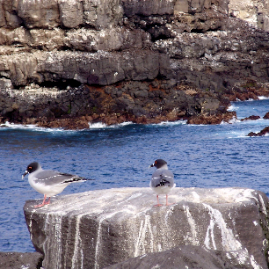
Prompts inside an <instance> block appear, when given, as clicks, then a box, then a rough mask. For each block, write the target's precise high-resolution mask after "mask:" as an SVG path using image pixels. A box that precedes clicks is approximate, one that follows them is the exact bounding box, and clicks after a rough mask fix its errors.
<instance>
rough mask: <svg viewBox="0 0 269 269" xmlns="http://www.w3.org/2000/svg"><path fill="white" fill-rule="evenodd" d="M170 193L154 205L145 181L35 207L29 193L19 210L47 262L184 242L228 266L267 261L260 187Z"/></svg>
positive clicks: (103, 261) (80, 264) (61, 264)
mask: <svg viewBox="0 0 269 269" xmlns="http://www.w3.org/2000/svg"><path fill="white" fill-rule="evenodd" d="M163 199H164V198H163ZM169 200H170V202H173V203H174V204H173V205H171V206H168V207H167V206H162V207H155V206H154V204H155V203H156V196H155V194H153V192H152V190H151V189H149V188H121V189H109V190H97V191H89V192H85V193H79V194H73V195H66V196H59V197H57V198H56V199H52V204H50V205H48V206H45V207H42V208H39V209H35V208H34V205H35V204H37V203H38V201H27V202H26V204H25V206H24V213H25V218H26V222H27V225H28V229H29V232H30V234H31V238H32V242H33V244H34V247H35V248H36V250H37V251H39V252H41V253H42V254H44V261H43V267H44V268H96V269H97V268H104V267H106V266H109V265H113V264H116V263H119V262H123V261H125V260H128V259H129V258H134V257H138V256H141V255H144V254H149V253H158V252H163V251H169V250H172V249H174V248H178V247H181V246H182V245H191V246H196V247H201V248H204V249H205V250H209V252H208V253H209V254H208V255H211V254H212V255H213V256H214V255H217V256H221V261H222V262H224V263H225V262H226V263H227V264H232V268H237V267H239V266H242V268H245V269H248V268H249V269H253V268H260V269H261V268H264V269H265V268H267V260H268V239H269V236H268V223H267V218H268V209H267V208H268V198H267V197H266V195H265V194H264V193H262V192H260V191H255V190H251V189H239V188H224V189H198V188H190V189H182V188H175V189H173V190H172V191H171V194H170V195H169ZM210 251H212V252H210ZM199 253H200V254H199V255H204V254H205V253H203V250H201V251H200V252H199ZM210 253H211V254H210ZM182 255H183V254H182ZM184 255H186V253H185V254H184ZM212 255H211V256H212ZM213 256H212V257H213ZM212 259H213V260H215V261H216V256H214V257H213V258H212ZM213 260H211V262H213ZM197 262H198V261H197ZM208 262H209V261H208ZM201 263H202V261H201ZM124 268H125V267H124Z"/></svg>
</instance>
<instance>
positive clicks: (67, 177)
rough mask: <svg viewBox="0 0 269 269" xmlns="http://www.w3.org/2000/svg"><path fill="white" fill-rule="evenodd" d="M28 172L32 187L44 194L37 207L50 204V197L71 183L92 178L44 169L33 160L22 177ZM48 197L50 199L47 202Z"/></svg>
mask: <svg viewBox="0 0 269 269" xmlns="http://www.w3.org/2000/svg"><path fill="white" fill-rule="evenodd" d="M28 174H29V176H28V181H29V184H30V185H31V187H32V188H33V189H35V190H36V191H37V192H39V193H42V194H44V199H43V202H42V204H40V205H35V208H37V207H42V206H44V205H48V204H49V203H50V197H52V196H54V195H56V194H59V193H61V192H62V191H63V190H64V189H65V188H66V187H67V186H68V185H69V184H71V183H73V182H83V181H85V180H91V179H86V178H82V177H79V176H77V175H71V174H66V173H60V172H58V171H53V170H43V169H42V167H41V165H40V164H39V163H38V162H32V163H30V164H29V165H28V166H27V168H26V171H25V173H24V174H23V175H22V179H23V178H24V177H25V176H26V175H28ZM47 197H48V198H49V199H48V201H47V202H46V199H47Z"/></svg>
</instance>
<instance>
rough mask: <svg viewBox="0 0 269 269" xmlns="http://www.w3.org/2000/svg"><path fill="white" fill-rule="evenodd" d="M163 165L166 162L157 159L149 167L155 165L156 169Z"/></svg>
mask: <svg viewBox="0 0 269 269" xmlns="http://www.w3.org/2000/svg"><path fill="white" fill-rule="evenodd" d="M164 165H167V162H166V161H164V160H163V159H157V160H156V161H155V162H154V163H153V164H152V165H151V166H150V167H154V166H155V167H156V168H157V169H159V168H161V167H163V166H164Z"/></svg>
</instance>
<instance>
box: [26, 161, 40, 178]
mask: <svg viewBox="0 0 269 269" xmlns="http://www.w3.org/2000/svg"><path fill="white" fill-rule="evenodd" d="M40 167H41V166H40V164H39V163H38V162H32V163H30V164H29V165H28V166H27V168H26V171H25V173H24V174H23V175H22V178H24V177H25V176H26V175H27V174H30V173H33V172H35V171H36V170H37V169H38V168H40Z"/></svg>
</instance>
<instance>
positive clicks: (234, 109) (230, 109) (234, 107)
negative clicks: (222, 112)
mask: <svg viewBox="0 0 269 269" xmlns="http://www.w3.org/2000/svg"><path fill="white" fill-rule="evenodd" d="M238 109H239V107H238V106H235V104H231V105H230V106H229V107H228V109H227V111H236V110H238Z"/></svg>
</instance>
